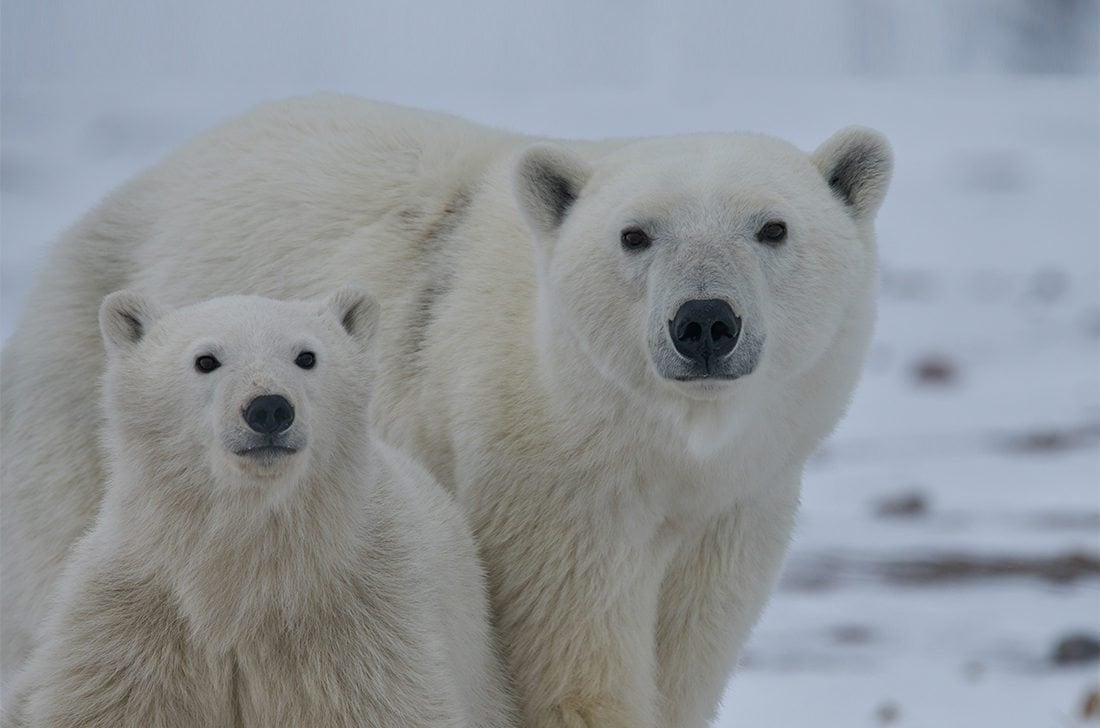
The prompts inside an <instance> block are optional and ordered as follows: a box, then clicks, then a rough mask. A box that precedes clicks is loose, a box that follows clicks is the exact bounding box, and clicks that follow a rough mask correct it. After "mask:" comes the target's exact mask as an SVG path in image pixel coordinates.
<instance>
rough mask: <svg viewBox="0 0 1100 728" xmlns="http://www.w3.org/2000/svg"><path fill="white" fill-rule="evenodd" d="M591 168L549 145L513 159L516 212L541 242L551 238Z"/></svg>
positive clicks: (566, 152)
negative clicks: (514, 160)
mask: <svg viewBox="0 0 1100 728" xmlns="http://www.w3.org/2000/svg"><path fill="white" fill-rule="evenodd" d="M591 176H592V168H591V167H589V166H588V164H587V163H586V162H585V161H584V160H583V159H581V158H580V157H578V156H576V155H575V154H573V153H572V152H570V151H568V150H566V149H563V148H561V147H559V146H556V145H553V144H534V145H532V146H530V147H527V148H526V149H524V150H523V151H522V152H520V155H519V157H518V159H517V160H516V167H515V178H514V184H515V193H516V201H517V202H518V203H519V209H520V212H522V213H523V217H524V219H525V220H526V221H527V224H528V225H530V226H531V229H532V230H533V231H534V233H535V237H536V238H537V239H539V240H540V241H541V240H547V239H551V238H553V236H554V235H556V234H557V232H558V228H559V227H561V224H562V222H563V221H564V220H565V216H566V215H567V214H568V212H569V208H571V207H572V206H573V203H574V202H576V201H577V198H578V197H579V196H580V193H581V188H583V187H584V185H585V183H586V182H588V179H589V177H591Z"/></svg>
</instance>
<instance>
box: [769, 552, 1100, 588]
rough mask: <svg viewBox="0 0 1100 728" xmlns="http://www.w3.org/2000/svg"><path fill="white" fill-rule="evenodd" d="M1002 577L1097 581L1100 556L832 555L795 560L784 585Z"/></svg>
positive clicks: (937, 583) (944, 582) (924, 583)
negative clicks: (891, 556) (879, 557)
mask: <svg viewBox="0 0 1100 728" xmlns="http://www.w3.org/2000/svg"><path fill="white" fill-rule="evenodd" d="M1002 579H1029V580H1034V581H1039V582H1042V583H1045V584H1050V585H1058V586H1063V585H1070V584H1076V583H1079V582H1083V581H1097V580H1100V555H1097V554H1094V553H1086V552H1081V551H1070V552H1066V553H1062V554H1056V555H1053V556H1016V555H975V554H965V553H943V554H934V555H929V556H914V557H910V558H893V559H891V558H886V559H868V558H860V557H852V556H841V555H835V554H828V555H819V556H815V557H809V558H803V559H796V560H795V561H792V563H791V564H790V565H789V566H788V568H787V570H786V573H785V574H784V576H783V580H782V586H783V587H784V588H785V589H789V590H792V591H824V590H830V589H835V588H837V587H839V586H842V585H844V584H856V583H881V584H886V585H890V586H904V587H944V586H958V585H962V584H972V583H980V582H985V581H992V580H1002Z"/></svg>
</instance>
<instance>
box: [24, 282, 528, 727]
mask: <svg viewBox="0 0 1100 728" xmlns="http://www.w3.org/2000/svg"><path fill="white" fill-rule="evenodd" d="M376 309H377V306H376V304H374V302H373V301H372V300H371V299H370V298H369V297H368V296H366V294H363V293H361V292H358V291H356V290H353V289H344V290H341V291H339V292H338V293H337V294H335V295H333V296H332V297H330V298H329V299H328V300H327V301H325V302H316V303H307V302H302V303H297V302H289V303H288V302H280V301H272V300H268V299H262V298H257V297H247V296H233V297H227V298H219V299H214V300H211V301H208V302H204V303H200V304H197V305H194V306H190V307H185V308H182V309H180V310H178V311H172V312H168V313H165V312H162V311H161V310H160V309H159V308H158V307H157V306H155V305H154V304H152V303H151V302H149V300H148V299H147V298H145V297H144V296H141V295H139V294H136V293H132V292H129V291H123V292H119V293H115V294H112V295H111V296H108V297H107V299H106V300H105V301H104V303H103V306H102V314H101V327H102V330H103V336H104V340H105V342H106V344H107V349H108V351H109V353H110V365H109V367H108V369H107V374H106V377H105V380H104V381H105V394H104V400H105V407H104V409H105V411H106V415H107V428H106V447H107V451H108V453H109V463H110V472H111V475H110V482H109V484H108V487H107V491H106V497H105V498H104V500H103V503H102V508H101V511H100V514H99V517H98V519H97V520H96V522H95V525H94V526H93V527H92V529H91V531H90V532H89V533H88V534H87V535H86V536H85V537H84V538H82V539H81V540H80V541H79V542H78V543H77V545H76V547H75V550H74V552H73V555H72V557H71V559H70V561H69V564H68V566H67V568H66V570H65V573H64V575H63V576H62V578H61V581H60V585H59V590H58V596H57V599H56V604H55V606H54V607H53V611H52V614H51V616H50V617H49V619H48V620H47V621H46V623H45V625H44V629H43V633H42V634H43V636H42V638H41V641H40V643H39V645H38V647H37V648H36V649H35V651H34V652H33V653H32V655H31V657H30V659H29V662H28V664H27V667H26V669H25V670H24V671H23V673H22V674H21V675H20V676H19V677H18V678H17V680H16V687H15V691H14V697H13V700H12V703H13V705H11V706H10V708H11V709H10V714H9V716H8V717H7V718H6V721H7V723H8V724H9V725H19V724H22V725H28V726H43V727H45V726H50V727H59V726H73V728H76V726H82V727H94V726H102V727H103V728H122V727H126V726H132V727H133V728H160V727H163V728H170V727H176V726H178V727H179V728H185V727H186V728H190V727H191V726H227V727H228V726H232V725H257V726H261V725H269V726H276V725H286V726H292V725H293V726H322V725H323V726H346V727H347V728H354V727H358V726H365V725H378V726H382V725H385V726H409V727H410V728H412V727H413V726H418V727H419V726H427V725H432V726H453V727H454V728H459V727H466V726H484V727H486V728H504V727H505V726H506V725H509V724H510V716H509V706H508V699H507V694H506V693H505V691H504V683H503V675H502V673H501V672H500V670H499V666H498V664H497V663H496V658H495V655H494V652H493V645H492V637H491V631H490V628H489V620H488V603H487V598H486V594H485V589H484V581H483V576H482V573H481V567H480V563H479V561H478V557H477V550H476V547H475V545H474V542H473V538H472V536H471V535H470V533H469V529H468V527H467V526H466V524H465V522H464V519H463V517H462V514H461V512H460V511H459V510H458V508H457V506H456V505H455V504H454V503H453V502H452V501H451V498H450V497H449V496H448V495H447V494H446V493H445V492H444V491H443V490H442V489H441V488H440V487H439V485H438V483H436V482H435V481H434V480H433V479H432V478H431V476H429V475H428V474H427V473H426V472H425V471H424V470H423V469H421V468H420V467H419V466H417V465H416V464H415V463H412V462H411V461H409V460H408V458H406V457H405V456H403V455H402V454H401V453H399V452H398V451H396V450H394V449H393V448H391V447H389V446H387V445H385V444H383V443H381V442H380V441H375V440H374V439H373V438H372V437H370V435H369V427H368V423H367V416H366V412H367V401H368V393H369V383H370V379H371V378H370V376H369V372H370V369H371V361H370V355H369V347H368V345H369V344H370V343H371V339H372V336H371V331H372V330H373V328H374V321H375V320H376V318H377V311H376ZM341 322H342V324H341ZM303 351H306V352H310V353H312V354H313V355H314V356H315V364H314V366H313V367H312V368H304V367H302V366H299V365H298V364H297V363H296V361H295V360H296V358H297V357H298V355H299V354H300V353H302V352H303ZM210 355H213V356H215V357H216V359H217V360H218V362H220V366H219V367H218V368H217V369H215V370H213V371H210V372H201V371H198V370H197V369H196V360H197V359H198V358H199V357H203V356H210ZM262 395H279V396H283V397H285V399H286V401H287V402H289V403H290V406H292V407H293V410H294V419H293V422H291V423H290V425H289V427H287V428H286V429H285V430H283V431H282V432H278V433H275V434H271V435H264V434H257V433H256V432H254V431H253V430H252V429H251V428H250V427H249V426H248V425H247V423H246V422H245V420H244V417H243V415H242V413H244V412H245V411H246V408H247V407H248V405H249V403H250V402H252V401H253V400H254V399H255V398H256V397H259V396H262ZM269 443H274V444H279V445H283V446H285V447H287V448H291V449H293V450H294V452H293V453H291V454H285V451H284V454H281V455H257V454H254V453H256V452H259V451H253V454H249V453H248V452H247V448H249V447H252V446H255V445H257V444H269ZM242 453H244V454H242Z"/></svg>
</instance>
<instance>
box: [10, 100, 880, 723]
mask: <svg viewBox="0 0 1100 728" xmlns="http://www.w3.org/2000/svg"><path fill="white" fill-rule="evenodd" d="M890 170H891V155H890V151H889V149H888V147H887V145H886V142H885V141H884V140H883V139H882V138H881V137H880V136H879V135H878V134H876V133H874V132H871V131H868V130H861V129H848V130H844V131H842V132H839V133H838V134H836V135H835V136H833V137H832V138H831V139H829V140H828V141H827V142H825V144H824V145H822V146H821V147H820V148H819V149H818V150H817V151H815V152H814V153H813V154H811V155H805V154H803V153H802V152H800V151H798V150H797V149H795V148H794V147H792V146H790V145H789V144H787V143H785V142H782V141H779V140H775V139H772V138H768V137H764V136H757V135H699V136H687V137H673V138H664V139H648V140H620V141H607V142H599V143H582V142H557V143H547V142H542V141H539V140H535V139H530V138H526V137H521V136H517V135H511V134H507V133H503V132H498V131H493V130H489V129H485V128H482V127H479V126H476V125H473V124H469V123H466V122H463V121H460V120H457V119H454V118H450V117H447V116H443V115H437V114H431V113H425V112H420V111H414V110H408V109H400V108H395V107H391V106H387V105H382V104H376V103H372V102H367V101H362V100H356V99H349V98H317V99H308V100H294V101H289V102H284V103H279V104H274V105H270V106H266V107H262V108H260V109H258V110H256V111H254V112H252V113H250V114H248V115H246V116H244V117H242V118H240V119H237V120H235V121H232V122H230V123H228V124H226V125H225V126H222V127H220V128H218V129H215V130H213V131H212V132H209V133H207V134H206V135H204V136H201V137H199V138H198V139H197V140H195V141H193V142H192V143H190V144H189V145H187V146H186V147H184V148H183V149H182V150H180V151H179V152H177V153H176V154H175V155H173V156H172V157H170V158H169V159H167V160H166V161H164V162H163V163H162V164H160V165H158V166H157V167H155V168H154V169H152V170H150V171H149V172H147V173H146V174H144V175H143V176H141V177H139V178H137V179H136V180H134V181H132V182H131V183H129V184H128V185H126V186H125V187H123V188H122V189H120V190H119V191H117V192H116V193H114V194H113V195H112V196H111V197H110V198H109V199H107V200H106V201H105V202H104V203H103V205H101V206H100V207H99V208H98V209H97V210H95V211H93V212H92V213H90V214H89V215H88V216H87V217H86V218H85V219H84V220H83V221H81V222H80V223H79V224H78V225H77V226H76V227H74V228H73V229H72V230H70V231H69V232H68V233H67V234H66V235H65V237H64V239H63V240H62V241H61V242H60V244H59V247H58V249H57V250H56V251H55V254H54V256H53V258H52V260H51V262H50V263H49V264H48V266H47V269H46V272H45V274H44V276H43V278H42V279H41V281H40V282H39V284H38V286H37V288H36V290H35V292H34V293H33V294H32V296H31V299H30V301H29V303H28V305H27V308H26V313H25V314H24V316H23V318H22V320H21V322H20V324H19V327H18V329H17V331H16V333H15V334H14V336H13V338H12V339H11V341H10V342H9V344H8V346H7V348H6V350H5V352H4V361H3V368H2V377H3V382H2V385H3V395H4V396H3V401H2V414H3V422H2V424H3V438H4V446H5V457H4V458H3V497H4V508H3V530H2V538H3V544H2V545H3V567H4V580H5V589H4V604H3V607H4V608H3V613H2V614H3V620H4V624H3V639H4V649H5V662H6V664H9V665H10V664H12V663H13V662H15V661H17V660H18V659H19V657H20V655H21V654H23V653H24V652H25V650H26V648H27V645H28V643H29V642H28V641H29V639H30V638H29V636H28V635H29V634H30V629H31V627H32V624H33V620H34V619H35V618H36V617H37V616H38V615H40V614H41V613H42V611H43V607H44V605H45V603H46V601H47V599H48V595H49V590H50V587H51V586H52V584H53V582H54V581H55V579H56V578H57V575H58V574H59V572H60V569H61V565H62V561H63V559H64V555H65V550H66V548H67V547H68V545H69V544H70V543H71V542H72V541H73V540H75V539H76V538H77V537H78V535H79V534H80V533H81V532H82V531H83V530H84V529H85V528H86V527H87V526H88V525H89V524H90V523H91V522H92V519H93V517H94V514H95V511H96V507H97V504H98V501H99V498H100V495H101V485H100V483H101V481H102V473H101V462H100V453H99V450H98V449H97V442H96V438H97V437H98V432H97V427H96V421H97V413H96V400H97V397H98V392H97V381H98V377H99V375H100V373H101V371H102V366H103V364H102V363H103V359H104V356H103V351H102V348H101V344H100V341H99V337H98V331H97V326H96V314H97V311H98V308H99V303H100V301H101V299H102V298H103V297H104V296H105V295H106V294H108V293H110V292H112V291H114V290H117V289H120V288H124V287H128V288H138V289H144V290H146V291H150V292H154V293H155V294H156V295H157V297H158V298H159V299H161V300H162V301H163V303H164V304H166V305H168V306H180V305H184V304H188V303H191V302H194V301H196V300H199V299H202V298H207V297H211V296H214V295H221V294H229V293H253V294H261V295H268V296H273V297H285V298H301V297H304V296H313V295H318V294H320V293H323V292H324V291H327V290H330V289H332V288H333V287H335V286H337V285H340V284H343V283H360V284H365V285H366V286H367V287H368V288H369V290H371V291H372V292H373V293H374V295H375V296H376V297H377V298H378V299H379V300H380V301H381V302H382V308H383V314H382V317H383V324H382V329H383V330H382V338H381V340H380V341H381V343H380V347H381V351H383V352H385V353H384V355H383V358H384V362H383V366H382V368H381V370H380V372H379V373H378V378H377V389H376V393H377V395H376V399H375V402H374V404H373V405H372V406H373V407H374V408H375V421H376V422H377V424H378V425H379V426H380V427H381V428H383V430H384V431H385V433H386V434H387V436H388V437H389V438H390V439H392V440H395V441H396V442H398V443H400V444H403V445H405V446H408V447H410V448H411V449H412V450H413V451H414V452H415V453H416V454H417V455H418V456H419V457H420V458H422V459H423V460H424V461H425V462H426V464H427V465H428V466H429V468H430V469H431V470H432V471H433V473H434V474H435V475H436V476H437V477H439V478H440V479H441V480H442V481H443V482H444V483H445V484H448V485H449V486H450V487H452V488H453V489H454V491H455V493H456V494H457V496H458V498H459V500H460V502H461V503H462V504H463V507H464V508H465V510H466V512H467V514H468V516H469V518H470V520H471V524H472V525H473V527H474V529H475V532H476V534H477V536H478V539H479V544H480V548H481V550H482V555H483V557H484V559H485V562H486V566H487V568H488V570H489V577H490V586H491V590H492V594H493V603H494V610H495V613H496V624H497V627H498V630H499V634H500V636H501V640H502V642H503V644H504V648H505V650H506V653H507V658H508V660H509V664H510V667H511V670H512V675H513V678H514V681H515V687H516V690H517V693H518V695H519V699H520V701H521V704H522V709H523V711H524V715H525V725H530V726H536V727H538V728H548V727H550V726H600V727H601V728H610V727H616V726H622V727H623V728H626V727H628V726H629V727H630V728H639V727H641V728H645V727H646V726H650V727H653V726H670V727H673V726H674V727H676V728H681V727H690V726H701V725H704V724H705V723H706V722H707V720H708V719H709V718H710V717H711V716H712V715H713V713H714V710H715V707H716V705H717V702H718V700H719V698H720V697H721V692H722V688H723V686H724V684H725V682H726V679H727V677H728V674H729V672H730V671H731V669H732V666H733V663H734V660H735V658H736V655H737V653H738V650H739V649H740V647H741V645H742V643H743V642H744V640H745V638H746V636H747V634H748V632H749V630H750V628H751V626H752V624H753V623H754V621H755V620H756V618H757V616H758V614H759V612H760V610H761V607H762V605H763V603H764V601H765V600H766V598H767V596H768V593H769V591H770V590H771V588H772V585H773V582H774V579H775V576H776V573H777V571H778V568H779V565H780V562H781V560H782V557H783V554H784V551H785V549H786V546H787V542H788V539H789V535H790V531H791V526H792V522H793V518H794V514H795V510H796V506H797V501H798V496H799V488H800V478H801V471H802V468H803V464H804V462H805V460H806V458H807V457H808V456H809V454H810V453H811V452H812V450H813V449H814V447H815V446H816V444H817V443H818V442H819V441H820V439H821V438H822V437H823V436H824V435H826V434H827V433H828V432H829V431H830V430H831V428H832V427H833V426H834V424H835V422H836V421H837V419H838V418H839V416H840V415H841V413H842V410H843V409H844V406H845V403H846V401H847V399H848V397H849V394H850V392H851V389H852V387H853V385H854V383H855V381H856V378H857V376H858V372H859V369H860V362H861V360H862V357H863V355H864V353H865V349H866V346H867V341H868V338H869V335H870V331H871V328H872V320H873V317H874V303H873V301H874V287H875V286H874V278H875V274H874V269H875V246H874V241H873V232H872V222H873V218H874V215H875V212H876V211H877V209H878V207H879V205H880V203H881V201H882V198H883V196H884V194H885V190H886V187H887V183H888V180H889V176H890Z"/></svg>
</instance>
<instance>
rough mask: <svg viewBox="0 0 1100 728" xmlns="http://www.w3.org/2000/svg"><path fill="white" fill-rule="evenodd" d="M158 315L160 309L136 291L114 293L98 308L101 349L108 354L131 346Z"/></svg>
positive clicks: (140, 337)
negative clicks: (103, 347) (101, 339)
mask: <svg viewBox="0 0 1100 728" xmlns="http://www.w3.org/2000/svg"><path fill="white" fill-rule="evenodd" d="M161 315H162V312H161V309H160V307H159V306H157V305H156V304H155V303H153V301H151V300H150V299H149V298H147V297H145V296H144V295H142V294H140V293H138V292H137V291H129V290H124V291H115V292H114V293H112V294H110V295H109V296H107V297H106V298H104V299H103V303H101V304H100V306H99V331H100V334H101V335H102V336H103V345H104V346H105V347H106V348H107V351H108V352H111V353H114V352H119V351H123V350H126V349H129V348H130V347H132V346H135V345H136V344H137V343H138V342H139V341H141V340H142V339H143V338H144V337H145V335H146V334H147V333H149V327H150V326H152V325H153V322H154V321H156V320H157V319H158V318H160V317H161Z"/></svg>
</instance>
